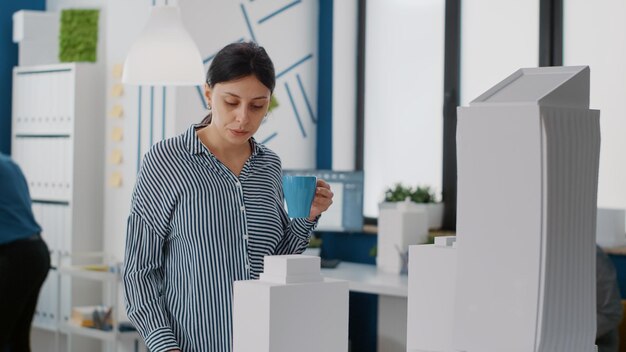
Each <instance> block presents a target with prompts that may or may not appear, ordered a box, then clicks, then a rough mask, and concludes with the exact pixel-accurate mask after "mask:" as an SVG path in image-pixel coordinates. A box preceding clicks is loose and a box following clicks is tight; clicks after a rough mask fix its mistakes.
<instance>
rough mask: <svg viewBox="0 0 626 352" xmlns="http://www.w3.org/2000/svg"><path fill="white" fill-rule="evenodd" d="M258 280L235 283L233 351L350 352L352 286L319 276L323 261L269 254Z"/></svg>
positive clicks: (302, 256)
mask: <svg viewBox="0 0 626 352" xmlns="http://www.w3.org/2000/svg"><path fill="white" fill-rule="evenodd" d="M263 263H264V271H263V274H261V275H260V278H259V280H248V281H235V284H234V288H233V290H234V292H233V351H234V352H293V351H299V352H320V351H324V352H345V351H347V350H348V282H346V281H340V280H333V279H326V278H323V277H322V276H321V274H320V257H314V256H304V255H283V256H266V257H265V258H264V262H263Z"/></svg>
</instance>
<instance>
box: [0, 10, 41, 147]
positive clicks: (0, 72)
mask: <svg viewBox="0 0 626 352" xmlns="http://www.w3.org/2000/svg"><path fill="white" fill-rule="evenodd" d="M45 9H46V1H45V0H20V1H6V0H3V1H0V152H2V153H5V154H10V153H11V102H12V94H11V90H12V87H13V67H15V66H17V44H15V43H13V13H15V12H17V11H19V10H40V11H43V10H45Z"/></svg>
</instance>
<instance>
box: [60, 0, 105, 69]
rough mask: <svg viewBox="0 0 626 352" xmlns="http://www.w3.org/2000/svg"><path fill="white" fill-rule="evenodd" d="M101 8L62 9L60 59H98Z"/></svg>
mask: <svg viewBox="0 0 626 352" xmlns="http://www.w3.org/2000/svg"><path fill="white" fill-rule="evenodd" d="M99 16H100V10H83V9H67V10H62V11H61V29H60V33H59V60H60V61H61V62H76V61H87V62H95V61H96V48H97V46H98V18H99Z"/></svg>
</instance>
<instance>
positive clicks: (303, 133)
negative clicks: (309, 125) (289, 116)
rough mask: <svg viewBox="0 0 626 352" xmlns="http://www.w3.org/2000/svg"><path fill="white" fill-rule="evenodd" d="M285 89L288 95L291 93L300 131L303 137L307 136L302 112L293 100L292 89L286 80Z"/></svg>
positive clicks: (291, 100)
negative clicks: (301, 116)
mask: <svg viewBox="0 0 626 352" xmlns="http://www.w3.org/2000/svg"><path fill="white" fill-rule="evenodd" d="M285 89H286V90H287V95H289V101H290V102H291V107H292V108H293V112H294V115H295V117H296V121H298V126H300V131H301V132H302V137H305V138H306V132H305V131H304V126H303V125H302V120H301V119H300V114H299V113H298V108H297V107H296V103H295V102H294V101H293V96H292V95H291V90H289V85H288V84H287V82H285Z"/></svg>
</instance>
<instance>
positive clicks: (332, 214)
mask: <svg viewBox="0 0 626 352" xmlns="http://www.w3.org/2000/svg"><path fill="white" fill-rule="evenodd" d="M283 174H284V175H303V176H316V177H317V178H321V179H323V180H324V181H326V182H328V184H329V185H330V188H331V190H332V191H333V193H334V196H333V204H332V205H331V206H330V208H328V210H327V211H325V212H324V214H323V215H322V217H321V218H320V221H319V223H318V225H317V228H316V231H335V232H356V231H362V230H363V171H332V170H283Z"/></svg>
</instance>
